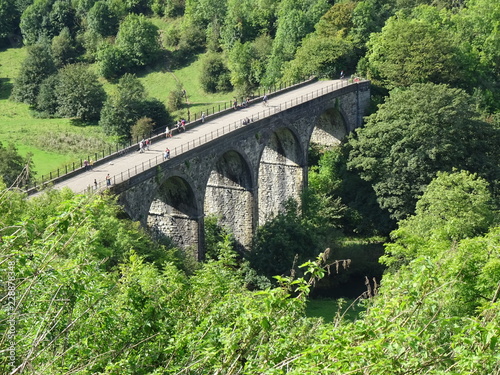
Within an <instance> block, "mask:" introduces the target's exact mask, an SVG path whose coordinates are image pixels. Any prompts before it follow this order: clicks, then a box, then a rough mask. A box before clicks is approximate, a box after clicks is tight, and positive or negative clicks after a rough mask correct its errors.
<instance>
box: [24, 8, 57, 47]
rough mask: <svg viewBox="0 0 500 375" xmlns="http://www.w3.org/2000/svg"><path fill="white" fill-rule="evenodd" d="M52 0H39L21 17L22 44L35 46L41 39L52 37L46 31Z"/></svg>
mask: <svg viewBox="0 0 500 375" xmlns="http://www.w3.org/2000/svg"><path fill="white" fill-rule="evenodd" d="M52 3H53V1H52V0H39V1H36V2H33V3H32V4H31V5H30V6H28V7H27V8H26V10H25V11H24V12H23V14H22V16H21V22H20V27H21V33H22V35H23V41H24V44H27V45H31V44H35V43H36V42H37V41H38V40H39V39H40V38H41V37H43V36H45V37H52V36H53V35H50V32H49V30H48V26H47V25H48V24H49V13H50V9H51V7H52Z"/></svg>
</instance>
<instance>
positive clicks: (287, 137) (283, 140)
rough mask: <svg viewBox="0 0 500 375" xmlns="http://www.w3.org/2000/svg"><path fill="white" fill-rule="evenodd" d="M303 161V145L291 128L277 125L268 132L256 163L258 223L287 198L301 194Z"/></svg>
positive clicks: (282, 205) (271, 214) (271, 216)
mask: <svg viewBox="0 0 500 375" xmlns="http://www.w3.org/2000/svg"><path fill="white" fill-rule="evenodd" d="M304 165H305V163H304V158H303V152H302V147H301V145H300V142H299V140H298V138H297V136H296V135H295V134H294V133H293V132H292V131H291V130H290V129H288V128H279V129H277V130H276V131H275V132H273V133H271V134H270V136H269V139H268V141H267V143H266V145H265V147H264V149H263V151H262V154H261V158H260V163H259V174H258V187H259V193H258V210H259V214H258V224H259V225H263V224H264V223H265V222H266V221H267V220H269V219H272V218H273V217H275V216H276V215H277V214H278V213H279V212H281V211H282V210H283V209H284V203H285V202H286V201H287V200H288V199H289V198H294V199H297V200H298V199H299V198H300V194H301V192H302V189H303V187H304Z"/></svg>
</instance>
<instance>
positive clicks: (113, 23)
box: [87, 1, 119, 36]
mask: <svg viewBox="0 0 500 375" xmlns="http://www.w3.org/2000/svg"><path fill="white" fill-rule="evenodd" d="M118 24H119V22H118V15H117V14H116V13H115V12H114V11H113V10H112V9H111V7H110V5H109V4H108V3H107V2H105V1H97V2H95V4H94V5H93V6H92V8H90V10H89V11H88V13H87V29H88V30H90V31H92V32H95V33H97V34H99V35H101V36H111V35H116V33H117V31H118Z"/></svg>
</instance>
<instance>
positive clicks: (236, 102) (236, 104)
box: [233, 99, 238, 109]
mask: <svg viewBox="0 0 500 375" xmlns="http://www.w3.org/2000/svg"><path fill="white" fill-rule="evenodd" d="M233 109H238V100H237V99H234V102H233Z"/></svg>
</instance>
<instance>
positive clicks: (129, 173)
mask: <svg viewBox="0 0 500 375" xmlns="http://www.w3.org/2000/svg"><path fill="white" fill-rule="evenodd" d="M363 81H364V80H363V79H349V80H348V79H344V80H340V81H338V82H335V83H333V84H331V85H329V86H326V87H323V88H321V89H317V90H314V91H312V92H310V93H307V94H304V95H301V96H299V97H297V98H294V99H291V100H289V101H287V102H285V103H282V104H279V105H278V106H275V107H271V106H269V107H266V108H265V109H263V110H262V111H260V112H258V113H257V114H256V115H253V116H251V117H250V118H249V119H250V123H248V124H246V123H244V120H238V121H235V122H233V123H230V124H228V125H225V126H224V127H223V128H219V129H217V130H214V131H212V132H211V133H209V134H205V135H203V136H201V137H199V138H197V139H194V140H192V141H189V142H188V143H185V144H183V145H180V146H177V147H175V148H173V149H171V150H170V158H169V159H167V160H165V159H164V156H163V155H157V156H155V157H154V158H151V159H149V160H147V161H145V162H142V163H141V164H138V165H135V166H134V167H132V168H129V169H128V170H126V171H125V172H120V173H119V174H116V175H113V176H111V185H116V184H119V183H122V182H124V181H126V180H128V179H130V178H131V177H133V176H136V175H138V174H139V173H142V172H144V171H146V170H148V169H151V168H153V167H156V166H157V165H159V164H161V163H168V162H169V161H170V160H171V159H172V158H175V157H176V156H178V155H181V154H183V153H185V152H187V151H190V150H192V149H194V148H196V147H199V146H201V145H203V144H205V143H207V142H210V141H212V140H214V139H216V138H219V137H221V136H223V135H225V134H228V133H230V132H232V131H234V130H236V129H239V128H242V127H244V126H251V124H252V123H253V122H255V121H258V120H261V119H263V118H266V117H269V116H272V115H274V114H276V113H279V112H281V111H283V110H286V109H289V108H291V107H294V106H297V105H299V104H302V103H304V102H307V101H309V100H312V99H315V98H317V97H320V96H323V95H325V94H328V93H330V92H332V91H335V90H338V89H340V88H342V87H346V86H349V85H351V84H357V83H359V82H363ZM107 187H108V185H107V182H106V181H99V182H98V184H97V186H90V185H89V186H88V187H87V188H86V189H85V190H83V191H82V193H83V192H90V191H100V190H103V189H104V188H107Z"/></svg>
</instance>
